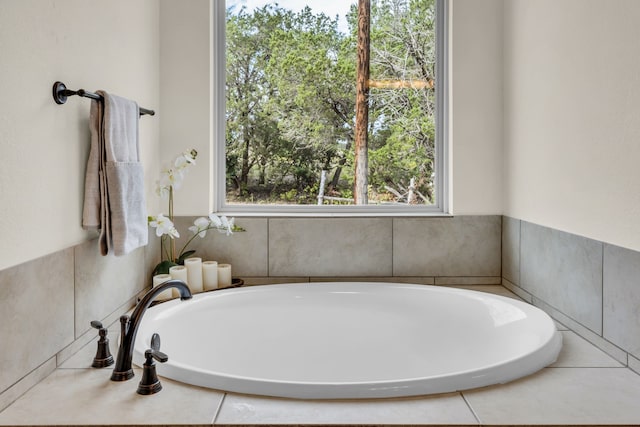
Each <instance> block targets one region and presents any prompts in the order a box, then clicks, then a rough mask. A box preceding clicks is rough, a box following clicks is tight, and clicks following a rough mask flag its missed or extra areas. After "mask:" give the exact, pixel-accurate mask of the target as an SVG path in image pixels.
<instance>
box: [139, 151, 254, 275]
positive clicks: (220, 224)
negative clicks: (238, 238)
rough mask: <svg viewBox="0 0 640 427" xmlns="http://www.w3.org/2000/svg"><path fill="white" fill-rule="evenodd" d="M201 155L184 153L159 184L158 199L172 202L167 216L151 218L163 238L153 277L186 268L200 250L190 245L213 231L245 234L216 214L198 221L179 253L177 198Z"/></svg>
mask: <svg viewBox="0 0 640 427" xmlns="http://www.w3.org/2000/svg"><path fill="white" fill-rule="evenodd" d="M197 156H198V152H197V151H196V150H194V149H191V150H189V151H185V152H184V153H181V154H180V155H179V156H178V157H176V159H175V160H174V162H173V165H172V166H171V167H169V168H166V169H164V170H162V171H161V174H160V179H159V180H158V181H157V187H156V193H157V194H158V196H160V197H162V198H165V197H167V198H168V200H169V202H168V203H169V206H168V207H169V214H168V216H165V215H164V214H163V213H159V214H158V215H156V216H149V218H148V223H149V226H150V227H152V228H155V230H156V236H158V237H160V251H161V262H160V263H159V264H158V265H157V266H156V268H155V269H154V270H153V274H154V275H155V274H166V273H168V272H169V269H170V268H171V267H173V266H175V265H183V264H184V260H185V259H186V258H188V257H190V256H191V255H193V254H194V253H195V252H196V251H194V250H187V248H188V247H189V244H191V242H192V241H193V239H195V238H196V236H198V237H200V238H203V237H205V235H206V234H207V231H209V230H217V231H219V232H220V233H225V234H226V235H230V234H233V232H234V231H244V229H243V228H241V227H238V226H237V225H235V224H234V219H233V218H227V217H226V216H224V215H223V216H218V215H216V214H214V213H211V214H209V216H208V217H206V218H205V217H200V218H198V219H196V220H195V221H194V223H193V225H192V226H191V227H189V231H191V232H192V233H193V236H191V237H190V238H189V239H188V240H187V242H186V243H185V244H184V246H182V249H180V251H179V252H177V251H176V241H175V239H177V238H179V237H180V233H179V232H178V230H177V229H176V227H175V225H174V216H173V195H174V192H175V190H178V189H179V188H180V186H181V185H182V181H183V180H184V177H185V174H186V173H187V172H188V170H189V168H190V167H191V166H194V165H195V164H196V157H197Z"/></svg>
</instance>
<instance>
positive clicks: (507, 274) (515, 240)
mask: <svg viewBox="0 0 640 427" xmlns="http://www.w3.org/2000/svg"><path fill="white" fill-rule="evenodd" d="M502 277H503V278H505V279H507V280H508V281H510V282H511V283H515V284H519V283H520V220H518V219H515V218H510V217H508V216H503V217H502Z"/></svg>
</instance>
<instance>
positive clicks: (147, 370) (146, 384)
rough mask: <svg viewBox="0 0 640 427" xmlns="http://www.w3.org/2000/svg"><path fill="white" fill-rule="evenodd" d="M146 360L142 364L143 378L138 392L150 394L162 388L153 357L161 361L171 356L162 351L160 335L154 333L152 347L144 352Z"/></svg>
mask: <svg viewBox="0 0 640 427" xmlns="http://www.w3.org/2000/svg"><path fill="white" fill-rule="evenodd" d="M144 357H145V362H144V365H143V366H142V368H143V370H142V379H141V380H140V383H139V384H138V390H137V392H138V394H143V395H149V394H155V393H158V392H159V391H160V390H162V384H160V380H159V379H158V375H157V374H156V364H155V362H154V361H153V359H155V360H157V361H158V362H160V363H164V362H166V361H168V360H169V356H167V355H166V354H164V353H163V352H161V351H160V335H158V334H153V336H152V337H151V348H150V349H148V350H146V351H145V352H144Z"/></svg>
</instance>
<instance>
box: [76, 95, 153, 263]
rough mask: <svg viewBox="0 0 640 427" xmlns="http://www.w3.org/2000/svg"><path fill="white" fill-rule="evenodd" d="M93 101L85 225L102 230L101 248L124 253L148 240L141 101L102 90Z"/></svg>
mask: <svg viewBox="0 0 640 427" xmlns="http://www.w3.org/2000/svg"><path fill="white" fill-rule="evenodd" d="M97 93H98V94H100V95H101V96H102V98H103V100H102V102H100V101H96V100H93V101H92V102H91V112H90V116H89V118H90V129H91V149H90V152H89V159H88V161H87V172H86V176H85V201H84V209H83V226H84V227H85V228H87V229H98V228H99V229H100V237H99V242H100V252H101V253H102V255H106V254H107V253H109V252H112V253H113V254H114V255H116V256H120V255H126V254H128V253H130V252H131V251H133V250H134V249H136V248H139V247H140V246H144V245H146V244H147V240H148V230H147V213H146V203H145V199H144V174H143V167H142V164H141V163H140V151H139V143H138V119H139V109H138V105H137V104H136V103H135V102H133V101H130V100H128V99H125V98H121V97H119V96H116V95H110V94H108V93H106V92H104V91H98V92H97Z"/></svg>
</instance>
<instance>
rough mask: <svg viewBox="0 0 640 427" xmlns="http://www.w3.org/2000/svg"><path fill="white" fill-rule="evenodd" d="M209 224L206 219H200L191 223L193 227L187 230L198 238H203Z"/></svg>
mask: <svg viewBox="0 0 640 427" xmlns="http://www.w3.org/2000/svg"><path fill="white" fill-rule="evenodd" d="M209 224H210V222H209V220H208V219H207V218H204V217H200V218H198V219H196V220H195V221H193V225H192V226H191V227H189V230H190V231H191V232H192V233H193V234H197V235H198V236H200V238H203V237H204V236H206V235H207V228H209Z"/></svg>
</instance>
